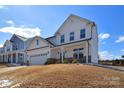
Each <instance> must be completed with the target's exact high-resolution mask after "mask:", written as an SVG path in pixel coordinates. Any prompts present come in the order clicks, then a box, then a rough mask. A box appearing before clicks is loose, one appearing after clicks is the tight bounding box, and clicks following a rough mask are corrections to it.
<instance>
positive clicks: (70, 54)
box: [51, 41, 91, 63]
mask: <svg viewBox="0 0 124 93" xmlns="http://www.w3.org/2000/svg"><path fill="white" fill-rule="evenodd" d="M90 54H91V53H90V46H89V44H88V42H87V41H84V42H77V43H71V44H65V45H62V46H57V47H55V48H52V49H51V58H56V59H60V60H61V61H62V62H63V60H64V59H71V58H73V59H77V60H79V62H80V63H90V62H91V55H90Z"/></svg>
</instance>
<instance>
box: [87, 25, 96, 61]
mask: <svg viewBox="0 0 124 93" xmlns="http://www.w3.org/2000/svg"><path fill="white" fill-rule="evenodd" d="M93 24H94V23H92V25H91V37H90V38H91V39H92V31H93V26H94V25H93ZM91 39H90V40H91ZM87 44H88V63H89V54H90V53H89V50H90V49H89V45H90V44H89V40H87ZM90 61H91V60H90ZM90 63H91V62H90Z"/></svg>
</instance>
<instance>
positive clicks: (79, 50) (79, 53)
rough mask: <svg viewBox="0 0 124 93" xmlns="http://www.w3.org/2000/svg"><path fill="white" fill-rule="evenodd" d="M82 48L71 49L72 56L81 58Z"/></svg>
mask: <svg viewBox="0 0 124 93" xmlns="http://www.w3.org/2000/svg"><path fill="white" fill-rule="evenodd" d="M83 57H84V55H83V48H78V49H74V50H73V58H76V59H83Z"/></svg>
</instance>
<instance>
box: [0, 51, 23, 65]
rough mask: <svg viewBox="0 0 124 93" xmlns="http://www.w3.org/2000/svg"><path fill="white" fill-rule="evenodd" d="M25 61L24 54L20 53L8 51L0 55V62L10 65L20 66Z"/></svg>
mask: <svg viewBox="0 0 124 93" xmlns="http://www.w3.org/2000/svg"><path fill="white" fill-rule="evenodd" d="M24 60H25V53H24V52H20V51H9V52H7V53H3V54H0V62H3V63H10V64H21V63H23V62H24Z"/></svg>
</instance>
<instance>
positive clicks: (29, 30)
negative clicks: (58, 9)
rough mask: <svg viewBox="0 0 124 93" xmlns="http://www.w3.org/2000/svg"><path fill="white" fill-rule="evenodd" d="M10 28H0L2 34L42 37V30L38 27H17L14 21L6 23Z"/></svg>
mask: <svg viewBox="0 0 124 93" xmlns="http://www.w3.org/2000/svg"><path fill="white" fill-rule="evenodd" d="M6 22H7V23H8V24H10V26H7V27H2V28H0V32H3V33H10V34H17V35H21V36H25V37H33V36H36V35H37V36H40V32H41V30H40V29H39V28H38V27H31V26H30V27H27V26H25V25H23V26H22V25H20V26H16V24H15V23H14V22H13V21H12V20H8V21H6Z"/></svg>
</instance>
